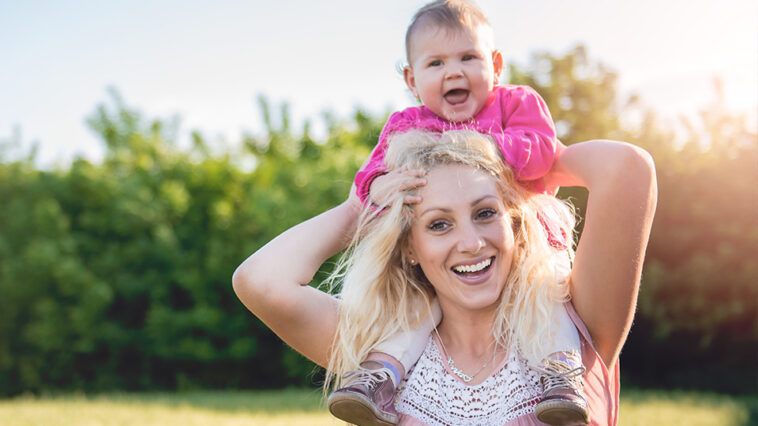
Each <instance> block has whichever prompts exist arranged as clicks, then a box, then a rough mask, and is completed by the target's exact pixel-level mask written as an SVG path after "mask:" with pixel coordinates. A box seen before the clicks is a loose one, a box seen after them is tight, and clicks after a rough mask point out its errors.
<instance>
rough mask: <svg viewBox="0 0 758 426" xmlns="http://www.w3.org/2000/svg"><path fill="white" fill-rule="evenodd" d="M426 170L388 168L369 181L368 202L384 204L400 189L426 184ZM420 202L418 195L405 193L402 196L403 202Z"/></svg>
mask: <svg viewBox="0 0 758 426" xmlns="http://www.w3.org/2000/svg"><path fill="white" fill-rule="evenodd" d="M424 175H426V171H424V170H421V169H412V170H411V169H409V168H408V167H401V168H399V169H395V170H390V171H389V172H388V173H387V174H384V175H381V176H379V177H377V178H375V179H374V181H373V182H371V187H370V188H369V202H371V203H372V204H375V205H378V206H382V207H383V206H385V205H386V204H387V203H389V202H390V200H391V199H392V195H393V194H396V193H398V192H401V191H407V190H409V189H413V188H418V187H419V186H424V185H426V178H425V177H424ZM420 202H421V196H420V195H411V194H406V195H405V196H404V197H403V203H405V204H417V203H420Z"/></svg>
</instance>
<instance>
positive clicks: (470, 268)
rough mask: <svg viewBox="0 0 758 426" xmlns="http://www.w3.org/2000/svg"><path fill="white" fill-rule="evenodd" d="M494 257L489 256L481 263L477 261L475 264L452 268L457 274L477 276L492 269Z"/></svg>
mask: <svg viewBox="0 0 758 426" xmlns="http://www.w3.org/2000/svg"><path fill="white" fill-rule="evenodd" d="M494 259H495V257H494V256H493V257H488V258H487V259H484V260H482V261H481V262H479V263H475V264H473V265H459V266H455V267H453V268H452V269H453V272H455V273H456V274H457V275H461V276H464V277H471V276H476V275H480V274H483V273H485V272H487V270H488V269H490V266H492V261H493V260H494Z"/></svg>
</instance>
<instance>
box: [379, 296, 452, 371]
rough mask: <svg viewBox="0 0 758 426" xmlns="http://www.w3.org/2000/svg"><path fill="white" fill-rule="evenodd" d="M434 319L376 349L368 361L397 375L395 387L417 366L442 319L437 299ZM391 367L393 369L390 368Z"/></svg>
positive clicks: (395, 336)
mask: <svg viewBox="0 0 758 426" xmlns="http://www.w3.org/2000/svg"><path fill="white" fill-rule="evenodd" d="M431 308H432V317H431V318H427V319H426V320H424V321H423V322H422V323H421V324H420V325H419V326H418V327H416V328H414V329H411V330H408V331H404V332H402V333H398V334H395V335H394V336H392V337H391V338H390V339H388V340H386V341H384V342H382V343H380V344H379V345H377V347H376V348H374V351H372V352H371V353H370V354H369V356H368V357H367V358H366V359H369V360H375V361H379V362H381V363H383V364H385V363H387V364H389V365H385V366H387V367H388V368H390V370H392V369H395V370H396V371H393V373H395V379H396V381H395V386H397V384H398V383H400V380H401V379H402V378H403V377H404V376H405V373H407V372H408V370H410V369H411V367H413V365H414V364H416V361H418V359H419V358H421V354H422V353H424V348H426V344H427V343H428V341H429V335H430V334H431V333H432V330H434V327H435V326H436V325H437V324H439V322H440V320H441V319H442V310H440V305H439V302H438V301H437V299H436V298H435V299H434V300H433V301H432V306H431ZM390 366H391V367H390Z"/></svg>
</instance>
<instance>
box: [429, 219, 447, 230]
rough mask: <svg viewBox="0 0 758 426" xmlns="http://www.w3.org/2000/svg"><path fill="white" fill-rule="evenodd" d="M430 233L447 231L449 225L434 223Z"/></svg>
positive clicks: (431, 225) (430, 226) (439, 222)
mask: <svg viewBox="0 0 758 426" xmlns="http://www.w3.org/2000/svg"><path fill="white" fill-rule="evenodd" d="M428 228H429V230H430V231H444V230H445V229H447V223H445V222H443V221H436V222H432V223H430V224H429V226H428Z"/></svg>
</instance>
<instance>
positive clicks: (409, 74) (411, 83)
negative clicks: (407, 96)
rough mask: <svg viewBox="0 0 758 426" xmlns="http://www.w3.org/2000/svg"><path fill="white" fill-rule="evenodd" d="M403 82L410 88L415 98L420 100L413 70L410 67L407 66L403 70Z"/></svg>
mask: <svg viewBox="0 0 758 426" xmlns="http://www.w3.org/2000/svg"><path fill="white" fill-rule="evenodd" d="M403 80H405V85H406V86H408V90H410V91H411V93H412V94H413V97H414V98H416V99H418V98H419V97H418V90H417V89H416V78H415V77H414V76H413V68H411V66H410V65H406V66H405V67H404V68H403Z"/></svg>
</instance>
